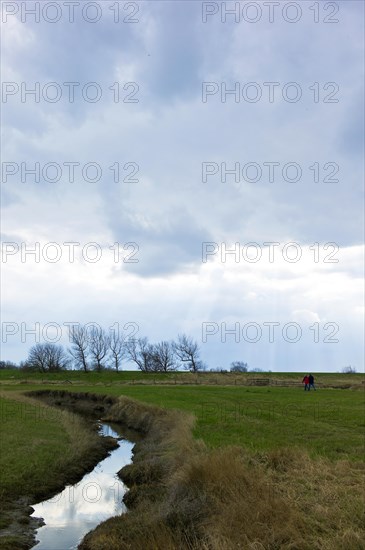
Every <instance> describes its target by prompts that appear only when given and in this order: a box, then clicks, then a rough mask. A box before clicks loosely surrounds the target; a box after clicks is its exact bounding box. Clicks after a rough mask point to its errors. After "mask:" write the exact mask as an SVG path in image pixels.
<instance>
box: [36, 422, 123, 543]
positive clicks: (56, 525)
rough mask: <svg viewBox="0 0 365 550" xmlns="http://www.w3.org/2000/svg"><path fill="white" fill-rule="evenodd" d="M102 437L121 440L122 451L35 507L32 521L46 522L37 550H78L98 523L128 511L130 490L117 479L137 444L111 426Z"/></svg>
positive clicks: (103, 426)
mask: <svg viewBox="0 0 365 550" xmlns="http://www.w3.org/2000/svg"><path fill="white" fill-rule="evenodd" d="M100 434H101V435H108V436H111V437H114V438H116V439H118V444H119V447H118V448H117V449H115V450H114V451H112V452H111V454H110V455H109V456H108V457H107V458H105V459H104V460H102V461H101V462H99V464H97V466H96V467H95V468H94V469H93V471H92V472H90V473H89V474H86V475H85V476H84V477H83V478H82V479H81V481H79V482H78V483H76V484H75V485H68V486H67V487H65V489H64V490H63V491H62V492H61V493H58V494H57V495H55V496H54V497H52V498H50V499H48V500H45V501H43V502H40V503H39V504H33V505H32V506H33V508H34V512H33V514H32V516H33V517H37V518H43V519H44V522H45V525H43V526H42V527H40V528H39V529H37V534H36V538H37V540H38V541H39V542H38V543H37V544H36V545H35V546H33V548H34V549H36V550H61V549H62V550H75V549H77V546H78V544H79V543H80V542H81V540H82V539H83V537H84V536H85V535H86V533H88V532H89V531H91V530H92V529H94V528H95V527H96V526H97V525H98V524H99V523H101V522H102V521H105V520H106V519H108V518H110V517H111V516H116V515H119V514H122V513H123V512H125V511H126V507H125V504H124V503H123V502H122V498H123V495H124V494H125V492H126V491H127V487H126V486H125V485H124V483H123V482H122V481H121V480H120V479H119V477H118V476H117V475H116V472H118V471H119V470H120V469H121V468H122V467H123V466H125V465H126V464H130V463H131V462H132V449H133V446H134V443H131V442H130V441H128V440H126V439H122V438H121V437H120V435H119V434H118V433H117V432H116V431H114V429H113V428H112V427H111V425H109V424H101V426H100Z"/></svg>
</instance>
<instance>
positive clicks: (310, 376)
mask: <svg viewBox="0 0 365 550" xmlns="http://www.w3.org/2000/svg"><path fill="white" fill-rule="evenodd" d="M308 380H309V382H308V391H310V389H311V388H313V389H314V391H316V387H315V385H314V376H313V375H312V374H310V375H309V377H308Z"/></svg>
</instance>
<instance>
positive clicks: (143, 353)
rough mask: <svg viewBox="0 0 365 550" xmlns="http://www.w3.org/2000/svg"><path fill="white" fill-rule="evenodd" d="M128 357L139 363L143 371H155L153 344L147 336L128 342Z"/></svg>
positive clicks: (138, 365)
mask: <svg viewBox="0 0 365 550" xmlns="http://www.w3.org/2000/svg"><path fill="white" fill-rule="evenodd" d="M126 351H127V356H128V358H129V359H130V360H131V361H133V363H135V364H136V365H137V367H138V368H139V369H140V370H141V371H142V372H151V371H153V346H152V345H151V344H149V343H148V339H147V338H138V339H136V340H128V341H127V342H126Z"/></svg>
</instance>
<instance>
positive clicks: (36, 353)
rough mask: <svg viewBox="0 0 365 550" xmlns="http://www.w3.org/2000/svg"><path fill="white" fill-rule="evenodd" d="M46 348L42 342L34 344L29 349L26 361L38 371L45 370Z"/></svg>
mask: <svg viewBox="0 0 365 550" xmlns="http://www.w3.org/2000/svg"><path fill="white" fill-rule="evenodd" d="M47 356H48V353H47V350H46V347H45V345H44V344H36V345H35V346H32V347H31V348H30V350H29V355H28V359H27V363H28V364H29V367H30V368H33V369H37V370H39V372H47Z"/></svg>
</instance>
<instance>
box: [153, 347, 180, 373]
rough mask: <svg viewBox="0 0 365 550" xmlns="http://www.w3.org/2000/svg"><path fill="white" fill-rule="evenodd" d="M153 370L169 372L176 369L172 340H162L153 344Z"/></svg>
mask: <svg viewBox="0 0 365 550" xmlns="http://www.w3.org/2000/svg"><path fill="white" fill-rule="evenodd" d="M152 362H153V370H155V371H157V372H169V371H172V370H176V360H175V353H174V347H173V344H172V342H167V341H166V340H163V341H162V342H159V343H158V344H155V345H154V346H153V351H152Z"/></svg>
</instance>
